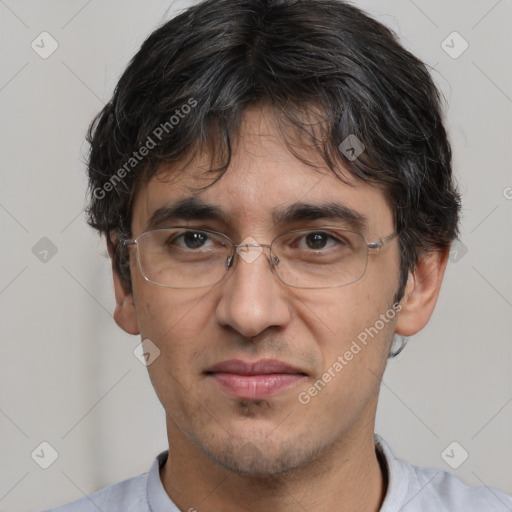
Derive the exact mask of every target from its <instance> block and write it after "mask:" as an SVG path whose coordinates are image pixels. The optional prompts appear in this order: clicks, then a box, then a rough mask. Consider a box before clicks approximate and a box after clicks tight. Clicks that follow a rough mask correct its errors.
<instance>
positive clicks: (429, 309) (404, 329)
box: [395, 247, 450, 336]
mask: <svg viewBox="0 0 512 512" xmlns="http://www.w3.org/2000/svg"><path fill="white" fill-rule="evenodd" d="M449 253H450V247H446V248H440V249H438V250H435V251H433V252H430V253H428V254H426V255H425V256H424V257H420V258H419V261H418V264H417V265H416V269H415V270H414V272H410V273H409V277H408V279H407V285H406V287H405V293H404V297H403V299H402V300H401V301H400V304H401V306H402V309H401V310H400V314H399V315H398V320H397V322H396V325H395V332H396V333H397V334H400V335H402V336H412V335H413V334H416V333H417V332H419V331H421V329H423V327H425V325H427V322H428V321H429V319H430V317H431V316H432V313H433V312H434V307H435V305H436V302H437V298H438V297H439V291H440V289H441V283H442V281H443V276H444V271H445V270H446V265H447V263H448V255H449Z"/></svg>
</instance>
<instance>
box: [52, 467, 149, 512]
mask: <svg viewBox="0 0 512 512" xmlns="http://www.w3.org/2000/svg"><path fill="white" fill-rule="evenodd" d="M147 478H148V475H147V474H144V475H139V476H135V477H133V478H129V479H128V480H123V481H122V482H118V483H116V484H114V485H111V486H109V487H105V488H104V489H101V490H100V491H97V492H95V493H93V494H90V495H88V496H84V497H83V498H81V499H79V500H77V501H74V502H72V503H68V504H67V505H62V506H60V507H57V508H52V509H50V510H46V511H43V512H98V510H101V511H102V512H132V511H133V512H146V510H148V511H149V507H148V502H147V497H146V494H147V493H146V486H147Z"/></svg>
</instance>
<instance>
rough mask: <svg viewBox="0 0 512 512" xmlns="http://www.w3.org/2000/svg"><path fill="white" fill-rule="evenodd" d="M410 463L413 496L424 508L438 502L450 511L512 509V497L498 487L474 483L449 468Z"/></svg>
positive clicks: (503, 511) (438, 506)
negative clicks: (450, 471)
mask: <svg viewBox="0 0 512 512" xmlns="http://www.w3.org/2000/svg"><path fill="white" fill-rule="evenodd" d="M403 464H407V463H404V462H403ZM408 465H409V466H410V471H411V473H412V474H413V477H412V478H411V493H410V500H411V501H413V500H416V501H417V502H418V504H419V505H420V509H422V510H423V508H421V507H423V506H425V507H426V506H427V505H430V506H433V505H436V510H439V511H441V510H443V511H444V510H446V511H450V512H452V511H461V512H473V511H474V512H481V511H482V510H485V511H486V512H506V511H508V512H510V511H512V497H510V496H508V495H507V494H505V493H504V492H502V491H500V490H498V489H493V488H492V487H488V486H485V485H481V486H477V487H473V486H470V485H467V484H465V483H464V482H462V481H461V480H460V479H459V478H457V477H456V476H455V475H452V474H451V473H448V472H446V471H441V470H438V469H430V468H420V467H417V466H412V465H410V464H408ZM412 510H414V508H412Z"/></svg>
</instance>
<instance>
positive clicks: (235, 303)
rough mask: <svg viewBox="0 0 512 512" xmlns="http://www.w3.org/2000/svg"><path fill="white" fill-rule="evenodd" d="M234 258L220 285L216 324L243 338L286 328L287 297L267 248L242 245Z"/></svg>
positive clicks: (287, 318)
mask: <svg viewBox="0 0 512 512" xmlns="http://www.w3.org/2000/svg"><path fill="white" fill-rule="evenodd" d="M254 245H256V247H255V246H254ZM234 258H235V259H234V262H232V265H233V266H234V268H231V269H230V271H229V272H228V275H227V276H226V278H225V279H224V280H223V281H222V282H221V283H220V286H221V290H222V291H221V298H220V300H219V303H218V305H217V309H216V315H217V320H218V322H219V324H221V325H222V326H224V327H226V326H229V327H232V328H233V329H236V330H237V331H238V332H239V333H240V334H241V335H242V336H245V337H255V336H257V335H258V334H260V333H261V332H263V331H264V330H265V329H267V328H268V327H277V328H283V327H285V326H286V325H287V324H288V322H289V321H290V319H291V317H292V315H291V310H290V304H289V300H288V294H287V290H286V285H285V284H284V283H282V282H281V281H280V280H279V278H278V277H277V275H276V274H275V272H274V270H273V268H272V264H271V262H270V253H269V248H268V246H258V244H242V245H240V246H239V247H238V248H237V251H236V252H235V254H234Z"/></svg>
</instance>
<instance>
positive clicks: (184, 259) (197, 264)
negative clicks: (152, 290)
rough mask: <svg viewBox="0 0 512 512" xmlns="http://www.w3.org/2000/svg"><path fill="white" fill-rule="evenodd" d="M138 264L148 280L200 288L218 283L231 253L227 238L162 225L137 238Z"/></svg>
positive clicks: (167, 285) (171, 286) (178, 286)
mask: <svg viewBox="0 0 512 512" xmlns="http://www.w3.org/2000/svg"><path fill="white" fill-rule="evenodd" d="M137 245H138V249H139V264H140V269H141V271H142V274H143V276H144V277H145V278H146V279H147V280H148V281H150V282H152V283H154V284H157V285H160V286H166V287H169V288H203V287H207V286H212V285H214V284H216V283H217V282H219V281H220V280H221V279H222V277H223V276H224V274H225V273H226V272H227V270H228V269H227V267H226V261H227V259H228V257H229V255H230V254H231V252H232V244H231V242H230V241H229V239H228V238H226V237H224V236H223V235H221V234H216V233H213V232H210V231H204V230H196V229H191V228H165V229H155V230H152V231H146V232H145V233H143V234H142V235H140V237H139V238H138V242H137Z"/></svg>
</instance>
